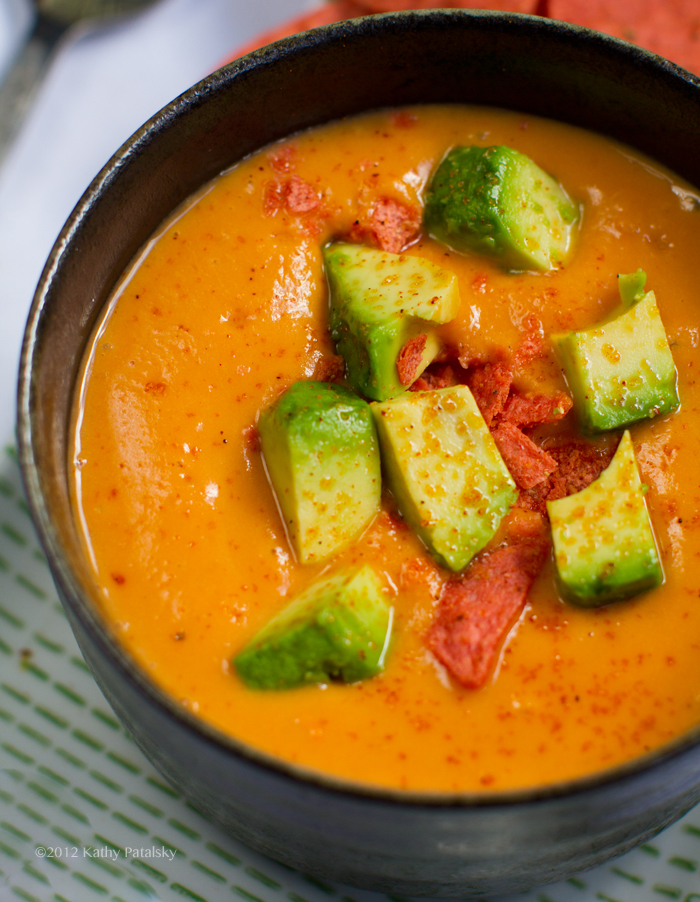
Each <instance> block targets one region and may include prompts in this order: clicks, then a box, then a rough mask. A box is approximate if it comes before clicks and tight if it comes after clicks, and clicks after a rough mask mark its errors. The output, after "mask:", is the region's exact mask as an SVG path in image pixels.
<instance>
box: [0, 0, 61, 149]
mask: <svg viewBox="0 0 700 902" xmlns="http://www.w3.org/2000/svg"><path fill="white" fill-rule="evenodd" d="M66 30H67V26H66V25H64V24H63V23H62V22H59V21H57V20H56V19H53V18H51V17H50V16H47V15H45V14H44V13H39V14H38V16H37V18H36V20H35V22H34V27H33V28H32V31H31V33H30V35H29V39H28V40H27V42H26V44H25V45H24V47H23V48H22V49H21V50H20V52H19V54H18V56H17V57H16V58H15V60H14V62H13V63H12V65H11V67H10V70H9V72H8V74H7V76H6V77H5V80H4V81H3V83H2V85H0V166H2V164H3V162H4V159H5V157H6V155H7V151H8V150H9V148H10V146H11V144H12V142H13V140H14V138H15V137H16V136H17V133H18V132H19V130H20V127H21V125H22V122H23V121H24V119H25V116H26V115H27V112H28V111H29V108H30V106H31V103H32V100H33V99H34V96H35V95H36V92H37V90H38V88H39V85H40V84H41V81H42V78H43V76H44V74H45V73H46V70H47V69H48V67H49V63H50V62H51V58H52V56H53V53H54V50H55V49H56V45H57V44H58V42H59V41H60V40H61V38H62V37H63V35H64V34H65V32H66Z"/></svg>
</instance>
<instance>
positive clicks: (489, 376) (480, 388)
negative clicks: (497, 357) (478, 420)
mask: <svg viewBox="0 0 700 902" xmlns="http://www.w3.org/2000/svg"><path fill="white" fill-rule="evenodd" d="M512 382H513V373H512V372H511V369H510V366H508V364H506V363H486V364H484V365H483V366H477V367H475V368H474V369H473V370H472V371H471V372H470V373H469V375H468V377H467V385H468V386H469V388H470V389H471V393H472V394H473V395H474V400H475V401H476V404H477V407H478V408H479V410H480V411H481V415H482V417H483V418H484V422H485V423H486V425H487V426H490V425H491V423H493V420H494V418H495V417H497V416H498V415H499V414H500V413H501V411H502V410H503V407H504V405H505V403H506V399H507V398H508V393H509V392H510V386H511V384H512Z"/></svg>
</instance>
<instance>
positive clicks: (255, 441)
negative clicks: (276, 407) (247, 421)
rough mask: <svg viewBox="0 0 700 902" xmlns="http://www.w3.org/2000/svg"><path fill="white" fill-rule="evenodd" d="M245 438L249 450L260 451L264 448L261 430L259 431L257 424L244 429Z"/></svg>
mask: <svg viewBox="0 0 700 902" xmlns="http://www.w3.org/2000/svg"><path fill="white" fill-rule="evenodd" d="M243 440H244V441H245V443H246V445H247V446H248V450H249V451H253V452H256V453H257V452H258V451H260V450H261V449H262V442H261V441H260V432H259V431H258V427H257V426H248V428H247V429H244V430H243Z"/></svg>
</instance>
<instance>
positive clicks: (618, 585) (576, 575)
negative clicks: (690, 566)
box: [547, 431, 664, 607]
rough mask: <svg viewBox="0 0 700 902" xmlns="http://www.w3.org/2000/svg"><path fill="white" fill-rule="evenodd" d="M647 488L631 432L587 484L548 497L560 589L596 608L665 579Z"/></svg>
mask: <svg viewBox="0 0 700 902" xmlns="http://www.w3.org/2000/svg"><path fill="white" fill-rule="evenodd" d="M644 495H645V490H644V486H643V485H642V483H641V480H640V478H639V470H638V468H637V461H636V458H635V455H634V448H633V446H632V439H631V438H630V434H629V431H625V433H624V435H623V436H622V440H621V442H620V444H619V446H618V448H617V451H616V452H615V456H614V457H613V459H612V461H611V462H610V465H609V466H608V468H607V469H606V470H604V471H603V472H602V473H601V474H600V476H599V477H598V479H596V480H595V481H594V482H592V483H591V484H590V485H589V486H587V487H586V488H585V489H582V491H580V492H576V493H575V494H574V495H569V496H568V497H566V498H559V499H558V500H556V501H548V502H547V512H548V513H549V519H550V522H551V524H552V538H553V540H554V558H555V562H556V567H557V572H558V576H559V582H560V585H561V588H562V594H563V595H564V596H565V597H566V598H567V599H568V600H570V601H572V602H574V603H575V604H578V605H582V606H585V607H597V606H598V605H604V604H608V602H611V601H617V600H619V599H622V598H629V597H631V596H632V595H636V594H637V593H639V592H642V591H644V590H645V589H650V588H652V587H653V586H658V585H660V584H661V583H662V582H663V578H664V575H663V570H662V567H661V559H660V557H659V551H658V548H657V546H656V541H655V539H654V533H653V531H652V526H651V520H650V519H649V512H648V511H647V506H646V501H645V497H644Z"/></svg>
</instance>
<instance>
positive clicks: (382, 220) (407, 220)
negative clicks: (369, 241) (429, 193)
mask: <svg viewBox="0 0 700 902" xmlns="http://www.w3.org/2000/svg"><path fill="white" fill-rule="evenodd" d="M419 228H420V212H419V211H418V210H417V209H416V208H415V207H411V206H409V205H408V204H402V203H399V201H396V200H393V199H392V198H390V197H382V198H381V199H380V200H378V201H377V203H376V205H375V207H374V210H373V211H372V233H373V235H374V237H375V239H376V241H377V244H378V245H379V247H380V248H381V249H382V250H383V251H388V252H389V253H391V254H399V253H400V252H401V251H402V250H403V249H404V247H405V246H406V245H407V244H408V243H409V241H410V240H411V239H412V238H413V237H414V236H415V235H416V233H417V232H418V229H419Z"/></svg>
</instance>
